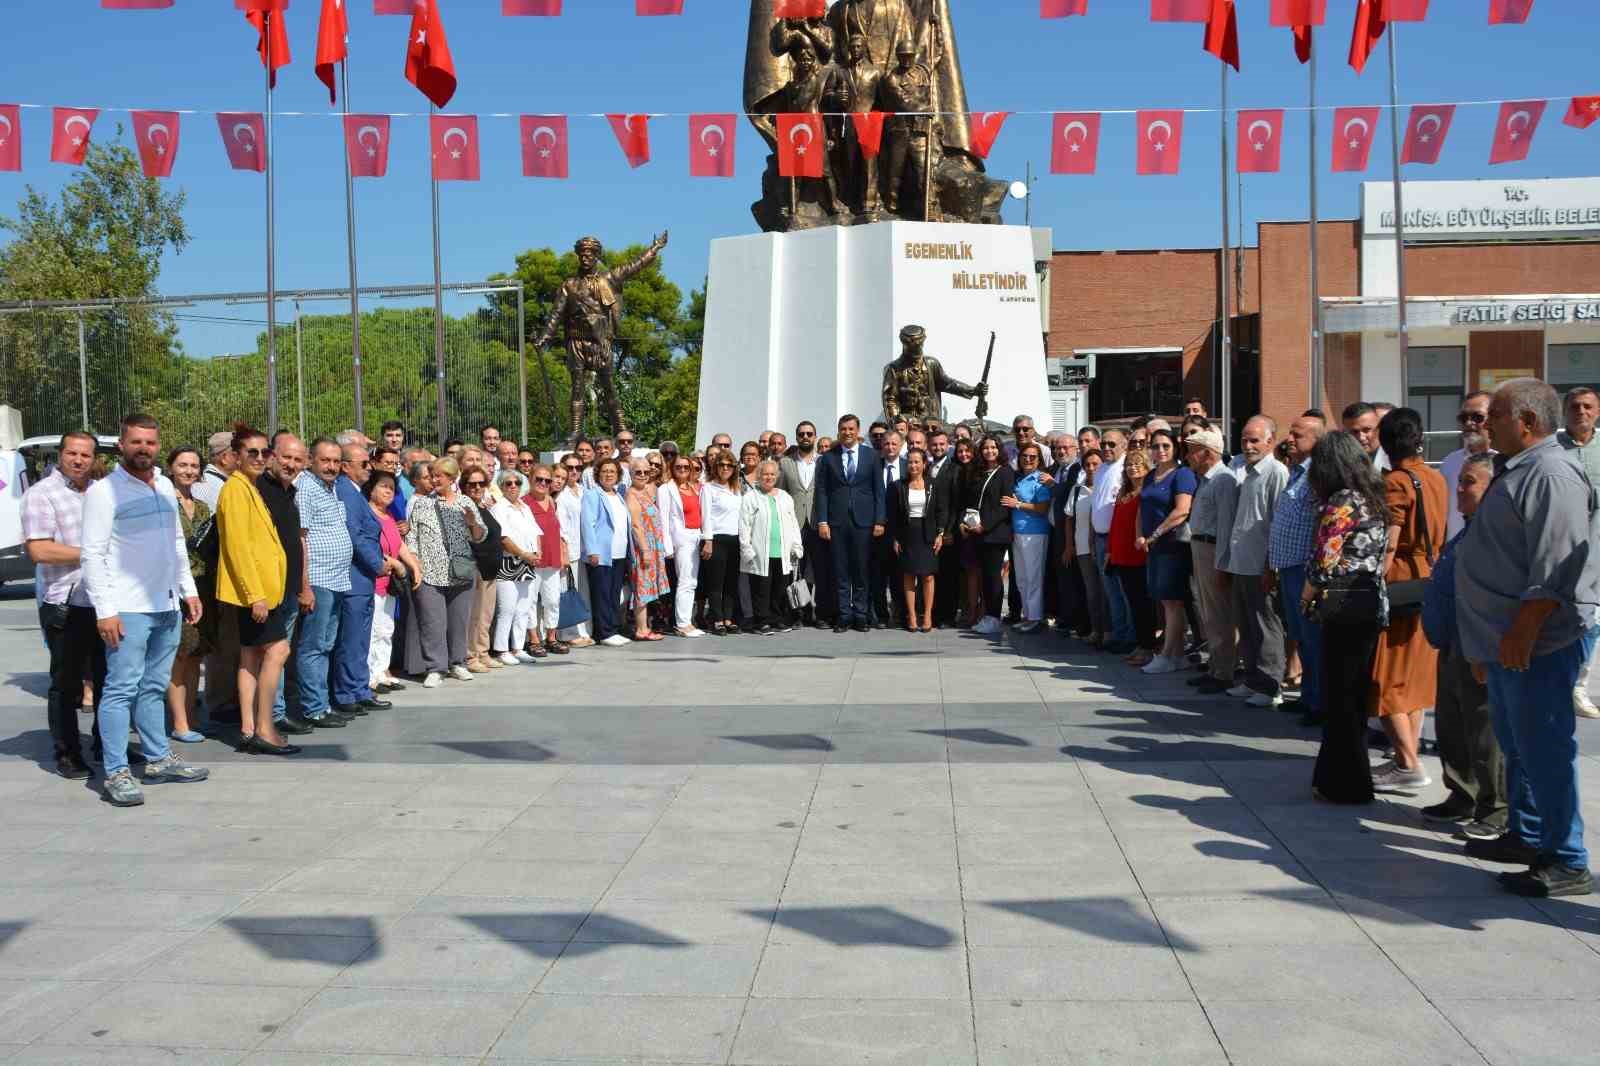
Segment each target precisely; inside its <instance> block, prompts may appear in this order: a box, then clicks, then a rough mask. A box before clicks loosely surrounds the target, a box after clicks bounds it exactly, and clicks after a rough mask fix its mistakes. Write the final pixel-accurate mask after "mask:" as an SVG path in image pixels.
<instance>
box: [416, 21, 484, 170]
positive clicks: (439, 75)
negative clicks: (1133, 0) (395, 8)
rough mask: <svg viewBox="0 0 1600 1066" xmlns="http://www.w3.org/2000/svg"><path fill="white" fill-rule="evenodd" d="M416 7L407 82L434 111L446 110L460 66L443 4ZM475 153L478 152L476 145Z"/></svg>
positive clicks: (453, 91)
mask: <svg viewBox="0 0 1600 1066" xmlns="http://www.w3.org/2000/svg"><path fill="white" fill-rule="evenodd" d="M416 4H417V6H416V8H415V10H413V11H412V12H411V36H410V37H408V38H407V39H406V81H409V82H410V83H411V84H412V85H415V86H416V87H417V91H418V92H420V93H422V95H423V96H426V97H427V98H428V99H429V100H431V101H432V102H433V106H434V107H443V106H444V105H445V104H448V103H449V102H450V98H451V97H452V96H454V95H455V94H456V64H455V60H453V59H451V58H450V42H449V41H448V40H447V39H446V38H445V35H444V18H443V17H442V16H441V15H440V14H439V0H416ZM473 151H474V152H476V151H477V145H476V144H474V145H473ZM473 180H476V179H473Z"/></svg>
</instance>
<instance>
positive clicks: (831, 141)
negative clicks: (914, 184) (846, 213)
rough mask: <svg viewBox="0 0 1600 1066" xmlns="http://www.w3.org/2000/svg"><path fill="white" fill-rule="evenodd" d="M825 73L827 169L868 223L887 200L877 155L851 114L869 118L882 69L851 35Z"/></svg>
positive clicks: (858, 38)
mask: <svg viewBox="0 0 1600 1066" xmlns="http://www.w3.org/2000/svg"><path fill="white" fill-rule="evenodd" d="M841 51H842V52H843V53H844V54H843V55H842V56H841V55H835V57H834V61H833V63H832V65H830V66H829V67H828V69H827V70H825V71H824V72H823V83H822V110H823V111H824V112H825V113H826V115H827V118H826V120H825V121H826V122H827V124H828V165H829V168H830V169H831V170H832V171H833V172H834V174H835V175H836V178H837V181H838V184H839V186H840V187H841V188H842V189H843V190H844V195H845V199H846V200H847V201H848V202H849V204H850V206H851V207H852V208H853V209H855V210H856V211H857V212H858V213H859V214H860V215H861V216H862V218H863V219H864V220H866V221H869V222H876V221H877V220H878V219H879V218H881V217H882V206H883V196H882V194H881V192H880V190H879V188H878V157H877V155H876V154H873V155H870V156H869V155H867V154H866V153H865V152H864V151H862V148H861V139H860V136H859V134H857V132H856V126H855V123H854V122H852V121H851V119H850V115H851V114H852V113H855V114H865V113H866V112H868V111H871V110H873V109H874V108H875V107H877V105H878V86H879V84H880V83H881V82H882V81H883V71H882V70H879V69H878V67H877V66H875V65H874V64H873V63H872V61H871V58H870V57H869V54H868V52H867V40H866V38H865V37H864V36H861V35H859V34H858V35H852V36H851V37H850V38H849V39H848V40H846V42H845V46H844V48H843V49H842V50H841Z"/></svg>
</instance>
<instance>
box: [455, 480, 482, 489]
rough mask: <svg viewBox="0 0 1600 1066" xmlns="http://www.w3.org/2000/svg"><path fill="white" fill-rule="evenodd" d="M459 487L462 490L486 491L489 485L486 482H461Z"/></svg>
mask: <svg viewBox="0 0 1600 1066" xmlns="http://www.w3.org/2000/svg"><path fill="white" fill-rule="evenodd" d="M461 487H462V488H464V489H486V488H488V487H489V483H488V482H487V481H463V482H462V483H461Z"/></svg>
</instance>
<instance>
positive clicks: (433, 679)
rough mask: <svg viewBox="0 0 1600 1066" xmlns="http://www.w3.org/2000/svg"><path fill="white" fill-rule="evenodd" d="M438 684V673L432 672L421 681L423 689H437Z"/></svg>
mask: <svg viewBox="0 0 1600 1066" xmlns="http://www.w3.org/2000/svg"><path fill="white" fill-rule="evenodd" d="M440 683H441V682H440V680H439V673H438V671H432V672H430V673H429V674H428V676H427V677H425V678H423V679H422V687H423V688H438V687H439V685H440Z"/></svg>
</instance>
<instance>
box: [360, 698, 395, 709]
mask: <svg viewBox="0 0 1600 1066" xmlns="http://www.w3.org/2000/svg"><path fill="white" fill-rule="evenodd" d="M360 705H361V706H362V707H365V708H366V709H367V710H369V711H387V710H388V709H389V708H390V707H393V706H394V703H393V702H392V701H390V700H380V699H378V697H376V696H373V697H372V698H370V699H365V700H362V701H361V704H360Z"/></svg>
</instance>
